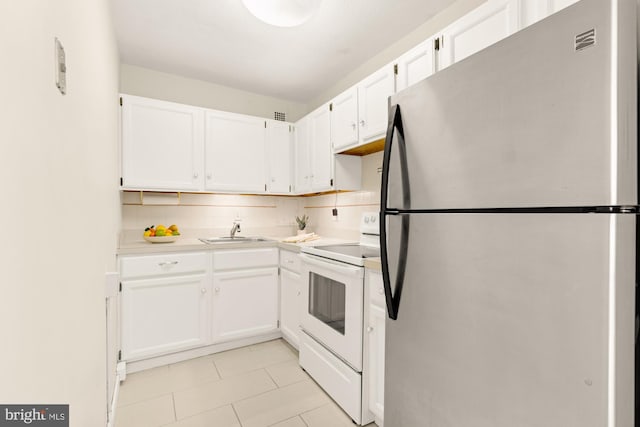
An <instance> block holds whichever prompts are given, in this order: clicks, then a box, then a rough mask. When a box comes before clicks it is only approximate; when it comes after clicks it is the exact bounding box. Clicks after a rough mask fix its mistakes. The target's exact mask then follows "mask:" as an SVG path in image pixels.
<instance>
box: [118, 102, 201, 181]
mask: <svg viewBox="0 0 640 427" xmlns="http://www.w3.org/2000/svg"><path fill="white" fill-rule="evenodd" d="M203 123H204V110H203V109H201V108H196V107H191V106H188V105H181V104H174V103H172V102H164V101H158V100H155V99H147V98H140V97H137V96H127V95H123V96H122V181H123V182H122V186H123V188H129V189H143V190H182V191H187V190H200V189H202V146H203V140H204V124H203Z"/></svg>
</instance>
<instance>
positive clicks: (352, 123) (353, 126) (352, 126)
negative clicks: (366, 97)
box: [351, 122, 356, 130]
mask: <svg viewBox="0 0 640 427" xmlns="http://www.w3.org/2000/svg"><path fill="white" fill-rule="evenodd" d="M351 128H352V129H353V130H356V123H355V122H351Z"/></svg>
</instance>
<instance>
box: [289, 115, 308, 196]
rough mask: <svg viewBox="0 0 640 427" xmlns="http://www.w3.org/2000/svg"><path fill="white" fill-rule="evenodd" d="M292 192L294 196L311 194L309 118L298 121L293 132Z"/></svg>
mask: <svg viewBox="0 0 640 427" xmlns="http://www.w3.org/2000/svg"><path fill="white" fill-rule="evenodd" d="M293 135H294V138H293V141H294V145H293V151H294V158H295V162H294V167H293V169H294V176H295V178H294V191H295V193H296V194H304V193H310V192H311V164H310V150H309V148H310V147H309V142H310V141H309V116H306V117H303V118H302V119H300V120H298V122H297V123H296V125H295V127H294V131H293Z"/></svg>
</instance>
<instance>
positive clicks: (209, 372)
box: [116, 340, 375, 427]
mask: <svg viewBox="0 0 640 427" xmlns="http://www.w3.org/2000/svg"><path fill="white" fill-rule="evenodd" d="M160 426H167V427H169V426H171V427H270V426H272V427H353V426H354V424H353V423H352V421H351V418H349V417H348V416H347V415H346V414H345V413H344V412H343V411H342V410H341V409H340V408H339V407H338V406H337V405H336V404H335V403H334V402H333V401H332V400H331V399H330V398H329V397H328V396H327V395H326V394H325V393H324V391H323V390H322V389H321V388H320V387H319V386H318V385H317V384H316V383H315V382H314V381H313V380H312V379H311V377H309V376H308V375H307V374H306V373H305V372H304V371H303V370H302V369H300V367H299V366H298V353H297V352H296V351H295V349H293V348H292V347H290V346H289V345H288V344H287V343H285V342H284V341H283V340H274V341H269V342H265V343H261V344H255V345H251V346H248V347H243V348H239V349H235V350H230V351H225V352H223V353H217V354H212V355H209V356H205V357H199V358H197V359H192V360H188V361H185V362H180V363H175V364H173V365H169V366H162V367H159V368H154V369H149V370H147V371H142V372H137V373H134V374H130V375H127V379H126V381H124V382H123V383H122V384H121V388H120V396H119V400H118V409H117V412H116V427H160ZM367 427H375V424H373V423H371V424H369V425H368V426H367Z"/></svg>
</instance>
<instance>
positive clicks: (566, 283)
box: [384, 214, 635, 427]
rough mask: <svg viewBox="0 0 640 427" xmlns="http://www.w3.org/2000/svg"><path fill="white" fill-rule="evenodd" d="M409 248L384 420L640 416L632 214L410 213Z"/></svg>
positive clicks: (567, 426)
mask: <svg viewBox="0 0 640 427" xmlns="http://www.w3.org/2000/svg"><path fill="white" fill-rule="evenodd" d="M402 216H403V215H398V216H391V217H389V218H388V221H389V226H388V228H389V230H390V234H389V247H388V250H389V261H390V263H391V264H392V265H391V266H390V269H391V270H392V276H393V274H394V273H393V270H394V269H396V266H397V257H396V255H395V254H397V251H398V246H399V240H400V239H399V238H397V237H394V236H400V235H401V234H402V233H401V232H400V228H401V227H403V225H402V220H401V217H402ZM405 225H406V224H405ZM407 246H408V250H407V255H406V259H405V260H404V261H406V276H405V284H404V288H403V291H402V296H401V298H400V300H399V307H398V312H397V320H391V319H387V321H386V373H385V420H384V423H385V425H389V426H393V427H444V426H446V427H470V426H473V427H514V426H517V427H540V426H544V427H604V426H607V427H628V426H632V425H633V398H634V389H633V387H634V379H633V378H634V315H635V288H634V274H635V217H634V216H633V215H624V214H623V215H608V214H544V215H542V214H510V215H509V214H412V215H411V221H410V227H409V238H408V241H407Z"/></svg>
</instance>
